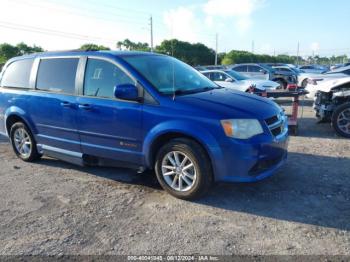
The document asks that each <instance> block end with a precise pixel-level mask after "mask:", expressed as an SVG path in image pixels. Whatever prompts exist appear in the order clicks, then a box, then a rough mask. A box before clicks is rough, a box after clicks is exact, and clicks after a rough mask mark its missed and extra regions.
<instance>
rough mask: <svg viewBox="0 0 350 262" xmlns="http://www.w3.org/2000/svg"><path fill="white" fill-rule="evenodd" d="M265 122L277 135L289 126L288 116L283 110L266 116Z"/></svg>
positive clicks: (273, 133)
mask: <svg viewBox="0 0 350 262" xmlns="http://www.w3.org/2000/svg"><path fill="white" fill-rule="evenodd" d="M265 123H266V124H267V126H268V128H269V129H270V132H271V134H272V135H273V136H275V137H276V136H279V135H281V134H282V133H283V132H284V131H285V128H287V118H286V116H285V114H284V113H283V112H282V111H281V112H280V113H279V114H278V115H275V116H272V117H269V118H266V119H265Z"/></svg>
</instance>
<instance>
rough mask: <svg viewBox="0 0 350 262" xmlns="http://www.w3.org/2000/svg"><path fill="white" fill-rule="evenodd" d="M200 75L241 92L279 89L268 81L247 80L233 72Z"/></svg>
mask: <svg viewBox="0 0 350 262" xmlns="http://www.w3.org/2000/svg"><path fill="white" fill-rule="evenodd" d="M201 73H202V74H203V75H205V76H206V77H208V78H209V79H210V80H212V81H213V82H215V83H217V84H218V85H219V86H222V87H227V88H233V89H235V90H239V91H242V92H247V91H249V88H251V87H255V88H256V89H258V90H261V91H265V90H267V91H271V90H276V89H279V88H280V84H279V83H276V82H273V81H270V80H261V79H249V78H247V77H246V76H243V75H241V74H239V73H237V72H235V71H234V70H206V71H201Z"/></svg>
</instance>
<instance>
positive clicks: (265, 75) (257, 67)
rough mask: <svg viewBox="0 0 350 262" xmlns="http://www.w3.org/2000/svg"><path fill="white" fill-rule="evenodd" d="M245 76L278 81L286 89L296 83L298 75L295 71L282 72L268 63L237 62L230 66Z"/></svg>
mask: <svg viewBox="0 0 350 262" xmlns="http://www.w3.org/2000/svg"><path fill="white" fill-rule="evenodd" d="M230 69H233V70H234V71H236V72H239V73H241V74H242V75H244V76H247V77H249V78H254V79H265V80H271V81H274V82H277V83H279V84H280V85H281V87H283V89H286V88H287V86H288V85H289V84H296V83H297V77H296V74H295V73H291V72H281V71H278V70H275V69H273V68H272V67H270V66H268V65H266V64H252V63H248V64H236V65H233V66H231V67H230Z"/></svg>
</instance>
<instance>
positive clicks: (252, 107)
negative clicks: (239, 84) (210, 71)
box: [176, 88, 281, 120]
mask: <svg viewBox="0 0 350 262" xmlns="http://www.w3.org/2000/svg"><path fill="white" fill-rule="evenodd" d="M176 100H177V102H179V103H182V104H183V105H186V106H189V107H191V108H196V109H200V110H201V111H203V110H204V111H206V112H211V113H214V112H215V113H216V114H217V115H219V117H220V118H222V117H225V118H240V117H241V118H255V119H260V120H263V119H266V118H268V117H271V116H274V115H276V114H278V113H279V112H280V111H281V108H280V107H279V106H278V105H277V104H276V103H275V102H273V101H270V100H269V99H267V98H263V97H259V96H257V95H252V94H248V93H245V92H240V91H235V90H232V89H229V88H221V89H216V90H212V91H210V92H201V93H196V94H191V95H184V96H178V97H176Z"/></svg>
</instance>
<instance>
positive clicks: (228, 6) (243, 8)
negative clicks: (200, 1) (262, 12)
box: [203, 0, 264, 33]
mask: <svg viewBox="0 0 350 262" xmlns="http://www.w3.org/2000/svg"><path fill="white" fill-rule="evenodd" d="M263 3H264V0H208V1H207V3H206V4H204V6H203V11H204V13H205V14H206V15H207V17H210V18H211V19H212V20H213V19H233V20H234V23H235V26H236V29H237V30H238V32H240V33H244V32H246V31H248V30H249V29H250V28H251V26H252V24H253V19H252V14H253V13H254V11H256V10H257V9H258V8H260V7H261V6H262V5H263ZM208 19H209V18H207V20H208Z"/></svg>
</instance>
